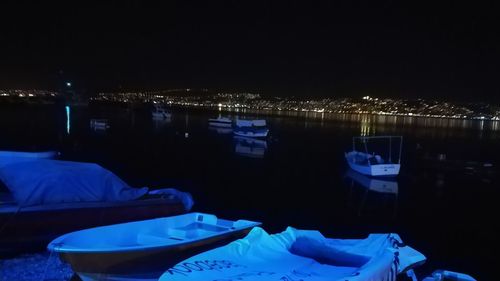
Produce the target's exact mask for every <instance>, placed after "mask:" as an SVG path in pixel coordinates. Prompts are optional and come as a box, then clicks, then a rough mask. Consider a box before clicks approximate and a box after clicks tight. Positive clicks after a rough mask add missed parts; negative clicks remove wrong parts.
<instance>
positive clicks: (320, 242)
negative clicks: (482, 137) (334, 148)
mask: <svg viewBox="0 0 500 281" xmlns="http://www.w3.org/2000/svg"><path fill="white" fill-rule="evenodd" d="M425 260H426V258H425V256H424V255H423V254H421V253H420V252H418V251H416V250H415V249H413V248H411V247H410V246H407V245H404V244H403V243H402V241H401V238H400V237H399V236H398V235H397V234H395V233H385V234H370V235H368V237H366V238H364V239H332V238H326V237H324V236H323V235H322V234H321V232H319V231H315V230H299V229H295V228H293V227H288V228H287V229H286V230H285V231H283V232H281V233H277V234H268V233H267V232H266V231H265V230H264V229H262V228H260V227H254V228H253V229H252V231H251V232H250V233H249V234H248V235H247V236H246V237H244V238H242V239H239V240H236V241H233V242H231V243H229V244H228V245H226V246H223V247H219V248H215V249H212V250H210V251H207V252H204V253H201V254H198V255H196V256H192V257H190V258H188V259H186V260H184V261H182V262H179V263H177V264H176V265H175V266H172V267H171V268H169V269H168V270H167V271H165V272H164V273H163V274H162V276H161V277H160V279H159V280H160V281H188V280H254V281H255V280H290V281H291V280H304V281H306V280H339V281H340V280H342V281H343V280H349V281H361V280H364V281H371V280H396V276H397V275H398V274H402V273H405V272H408V271H410V270H413V268H415V267H417V266H419V265H421V264H423V263H424V262H425Z"/></svg>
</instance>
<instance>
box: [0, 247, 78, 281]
mask: <svg viewBox="0 0 500 281" xmlns="http://www.w3.org/2000/svg"><path fill="white" fill-rule="evenodd" d="M72 276H73V271H72V270H71V268H70V267H69V265H68V264H65V263H63V262H62V261H61V260H60V259H59V257H58V256H57V255H54V254H53V255H50V253H49V252H44V253H36V254H29V255H28V254H27V255H20V256H17V257H15V258H10V259H0V281H42V280H43V281H67V280H71V278H72Z"/></svg>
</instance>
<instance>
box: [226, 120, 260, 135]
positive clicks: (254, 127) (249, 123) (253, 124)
mask: <svg viewBox="0 0 500 281" xmlns="http://www.w3.org/2000/svg"><path fill="white" fill-rule="evenodd" d="M233 133H234V134H235V135H237V136H241V137H250V138H265V137H267V135H268V133H269V129H268V128H267V123H266V120H263V119H262V120H243V119H237V120H236V123H235V126H234V129H233Z"/></svg>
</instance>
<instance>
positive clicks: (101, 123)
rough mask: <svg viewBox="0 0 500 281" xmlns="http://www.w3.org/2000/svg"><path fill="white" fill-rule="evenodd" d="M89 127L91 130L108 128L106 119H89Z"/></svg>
mask: <svg viewBox="0 0 500 281" xmlns="http://www.w3.org/2000/svg"><path fill="white" fill-rule="evenodd" d="M90 128H92V129H93V130H106V129H109V121H108V119H90Z"/></svg>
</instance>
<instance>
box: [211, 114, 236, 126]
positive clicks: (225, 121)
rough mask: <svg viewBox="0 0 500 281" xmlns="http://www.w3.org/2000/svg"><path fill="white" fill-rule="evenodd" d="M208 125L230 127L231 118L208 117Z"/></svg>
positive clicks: (231, 124)
mask: <svg viewBox="0 0 500 281" xmlns="http://www.w3.org/2000/svg"><path fill="white" fill-rule="evenodd" d="M208 125H209V126H212V127H224V128H231V127H232V126H233V120H231V119H229V118H227V117H218V118H210V119H208Z"/></svg>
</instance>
